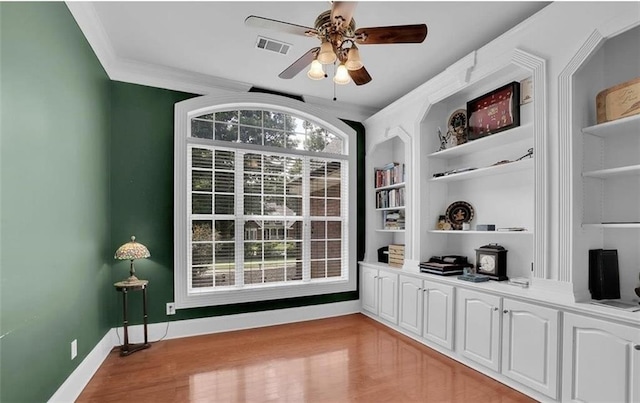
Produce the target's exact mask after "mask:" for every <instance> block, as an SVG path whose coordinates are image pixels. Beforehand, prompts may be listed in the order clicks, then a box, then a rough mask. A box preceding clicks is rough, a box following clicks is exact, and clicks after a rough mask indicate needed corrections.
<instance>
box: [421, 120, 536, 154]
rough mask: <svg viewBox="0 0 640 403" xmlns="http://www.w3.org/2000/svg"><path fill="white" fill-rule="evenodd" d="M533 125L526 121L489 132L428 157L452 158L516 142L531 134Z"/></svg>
mask: <svg viewBox="0 0 640 403" xmlns="http://www.w3.org/2000/svg"><path fill="white" fill-rule="evenodd" d="M532 130H533V125H532V124H531V123H527V124H525V125H522V126H518V127H514V128H513V129H509V130H505V131H503V132H500V133H496V134H491V135H488V136H485V137H482V138H479V139H477V140H473V141H469V142H467V143H464V144H461V145H459V146H455V147H451V148H447V149H446V150H442V151H436V152H434V153H431V154H428V155H427V157H428V158H452V157H459V156H461V155H468V154H473V153H475V152H478V151H483V150H487V149H491V148H494V147H499V146H502V145H506V144H512V143H516V142H518V141H520V140H524V139H526V138H528V137H531V136H532V134H531V133H532Z"/></svg>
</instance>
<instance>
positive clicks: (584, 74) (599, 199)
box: [568, 27, 640, 300]
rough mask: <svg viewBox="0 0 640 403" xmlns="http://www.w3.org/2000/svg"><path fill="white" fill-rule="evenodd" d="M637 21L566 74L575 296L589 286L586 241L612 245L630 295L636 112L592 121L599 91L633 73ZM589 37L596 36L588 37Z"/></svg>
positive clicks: (638, 163)
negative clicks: (570, 83)
mask: <svg viewBox="0 0 640 403" xmlns="http://www.w3.org/2000/svg"><path fill="white" fill-rule="evenodd" d="M638 41H640V27H635V28H632V29H630V30H628V31H626V32H624V33H622V34H619V35H617V36H614V37H611V38H608V39H606V40H604V39H602V38H601V43H599V44H597V45H595V44H594V45H592V48H591V49H590V53H589V51H586V50H583V51H581V53H580V54H581V55H587V56H588V57H584V61H583V63H582V64H581V65H580V67H579V68H578V69H577V70H576V72H575V73H574V76H573V80H574V88H575V89H576V93H575V94H574V96H573V98H572V100H573V102H572V104H571V108H572V111H573V114H574V116H575V118H574V121H575V122H576V123H575V126H574V130H573V133H572V136H571V153H572V160H573V165H572V175H571V181H572V187H571V190H572V195H573V199H572V201H571V206H570V207H569V208H568V209H570V211H571V217H572V226H571V227H572V238H571V250H572V256H571V269H572V273H571V274H572V276H571V280H572V283H573V284H574V290H575V293H576V299H578V300H585V299H589V298H590V297H591V295H590V293H589V290H588V267H589V261H588V255H589V250H590V249H616V250H617V251H618V268H619V275H620V294H621V297H622V298H623V299H627V300H631V299H633V298H636V295H635V293H634V291H633V289H634V288H635V287H636V286H637V279H638V272H639V271H640V269H639V268H638V261H640V248H638V245H640V115H634V116H628V117H624V118H620V119H616V120H613V121H609V122H602V123H597V122H596V116H597V115H596V113H595V112H596V96H597V94H598V93H599V92H601V91H603V90H605V89H607V88H610V87H613V86H614V85H618V84H620V83H623V82H625V81H628V80H631V79H633V78H636V77H638V76H640V65H639V64H638V63H637V61H638V59H639V58H640V49H638V47H637V44H638ZM594 43H595V42H594Z"/></svg>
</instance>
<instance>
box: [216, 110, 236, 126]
mask: <svg viewBox="0 0 640 403" xmlns="http://www.w3.org/2000/svg"><path fill="white" fill-rule="evenodd" d="M215 118H216V122H223V123H238V111H228V112H216V114H215Z"/></svg>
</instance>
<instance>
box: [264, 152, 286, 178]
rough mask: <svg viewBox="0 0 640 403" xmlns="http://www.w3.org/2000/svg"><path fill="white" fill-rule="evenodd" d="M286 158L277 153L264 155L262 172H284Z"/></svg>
mask: <svg viewBox="0 0 640 403" xmlns="http://www.w3.org/2000/svg"><path fill="white" fill-rule="evenodd" d="M285 162H286V158H284V157H280V156H277V155H267V156H265V157H264V172H265V173H278V174H281V173H282V172H284V166H285Z"/></svg>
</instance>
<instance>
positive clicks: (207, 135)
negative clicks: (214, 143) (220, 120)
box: [191, 120, 213, 139]
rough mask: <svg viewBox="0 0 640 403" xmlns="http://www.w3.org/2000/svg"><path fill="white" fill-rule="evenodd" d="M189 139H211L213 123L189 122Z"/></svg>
mask: <svg viewBox="0 0 640 403" xmlns="http://www.w3.org/2000/svg"><path fill="white" fill-rule="evenodd" d="M191 137H196V138H200V139H212V138H213V122H203V121H200V120H192V121H191Z"/></svg>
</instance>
